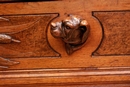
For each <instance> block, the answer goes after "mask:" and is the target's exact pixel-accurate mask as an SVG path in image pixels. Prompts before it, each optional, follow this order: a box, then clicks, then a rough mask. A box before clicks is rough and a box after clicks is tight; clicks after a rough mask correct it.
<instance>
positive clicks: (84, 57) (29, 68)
mask: <svg viewBox="0 0 130 87" xmlns="http://www.w3.org/2000/svg"><path fill="white" fill-rule="evenodd" d="M127 10H130V1H129V0H96V1H95V0H62V1H51V2H50V1H49V2H48V1H46V2H19V3H17V2H15V3H2V4H0V15H1V16H3V17H5V16H8V17H9V15H13V16H14V15H16V14H17V15H23V14H27V15H28V16H30V15H34V14H40V17H41V16H44V15H41V14H46V13H48V14H47V18H46V17H45V18H44V20H42V21H44V22H45V23H46V24H48V25H49V23H50V22H49V20H51V19H53V18H54V17H56V16H51V15H52V14H54V13H58V14H59V17H57V18H56V19H54V20H53V21H54V22H55V21H61V20H63V19H64V18H65V17H66V15H67V14H74V15H79V16H81V17H82V18H84V19H86V20H87V21H88V23H89V24H90V34H89V37H88V40H87V42H86V44H85V46H84V47H83V48H82V49H80V50H78V51H76V52H75V53H73V54H72V55H71V56H69V55H67V54H66V52H65V50H64V49H65V48H64V43H63V42H62V40H60V39H56V38H54V37H52V35H51V34H50V27H49V26H48V27H46V29H47V31H46V32H44V33H45V34H46V38H47V40H46V41H47V42H48V43H50V47H51V51H52V49H54V50H55V51H57V52H58V53H59V54H61V56H60V57H59V56H55V57H49V56H46V57H45V56H44V57H40V58H39V57H35V58H34V57H32V56H29V54H26V55H24V56H23V55H22V56H23V57H22V56H21V58H18V57H16V55H15V57H13V56H12V57H10V60H15V61H19V62H20V64H19V65H15V66H11V67H10V68H9V69H8V70H6V69H4V70H1V71H0V76H1V77H0V86H1V87H6V86H7V87H8V86H10V87H11V86H12V87H13V86H14V87H18V86H19V87H20V86H21V87H22V86H27V87H37V86H39V87H42V86H50V87H51V86H59V87H61V86H65V87H66V86H68V87H70V86H74V87H76V86H77V87H78V86H79V87H82V86H87V87H89V86H90V87H94V86H95V87H98V86H99V87H110V86H111V87H123V86H124V87H129V86H130V56H129V55H125V56H123V55H118V56H115V55H112V56H105V55H104V56H93V55H92V53H93V52H94V51H95V50H96V49H97V48H98V46H99V45H100V43H101V41H102V37H103V33H102V32H103V31H102V26H101V24H100V23H99V21H98V20H97V19H96V18H95V17H93V16H92V12H95V11H96V12H99V11H100V12H102V11H103V12H104V11H105V12H107V11H123V12H124V13H121V15H123V14H127V13H125V11H127ZM50 13H51V15H50ZM108 14H109V13H108ZM116 14H117V13H116ZM118 15H119V16H120V14H118ZM128 15H129V14H127V17H128ZM23 16H24V15H23ZM110 16H111V15H110ZM17 17H18V16H17ZM109 18H111V17H109ZM112 18H113V16H112ZM16 19H17V18H16ZM47 19H48V20H47ZM125 19H126V18H125ZM21 20H22V19H21ZM29 20H33V19H29ZM45 20H46V21H45ZM110 20H111V19H110ZM121 20H123V19H121ZM25 21H26V20H23V22H25ZM111 21H112V20H111ZM0 22H1V20H0ZM113 22H116V21H114V20H113ZM18 23H20V24H22V23H21V22H18ZM31 23H32V22H29V23H28V22H26V23H25V25H26V24H28V25H31ZM103 23H104V22H103ZM111 23H112V22H111ZM116 23H117V25H118V22H116ZM16 24H17V22H16ZM119 24H120V23H119ZM128 24H129V23H128ZM25 25H23V26H22V27H25ZM115 25H116V24H115ZM124 25H125V24H124ZM3 26H4V24H2V26H1V29H0V32H1V33H2V32H5V30H6V32H7V31H8V28H7V27H3ZM40 26H41V25H40V24H39V25H37V27H40ZM2 27H3V28H4V29H2ZM8 27H10V26H8ZM14 27H16V25H15V26H12V29H10V30H9V31H10V32H13V31H17V29H15V28H14ZM22 27H20V28H21V29H22ZM20 28H19V30H21V29H20ZM33 28H34V27H33ZM44 28H45V26H44ZM38 29H39V28H38ZM27 30H28V29H27ZM30 30H33V29H30ZM30 30H29V32H26V34H28V33H30ZM34 30H35V29H34ZM125 30H127V31H128V29H126V28H125ZM9 31H8V32H9ZM25 31H26V29H25V30H24V31H22V32H25ZM120 31H121V30H120ZM38 33H41V32H38ZM114 33H116V32H114ZM128 33H129V32H128ZM26 34H25V33H24V36H25V35H26ZM31 34H33V35H34V33H30V34H29V35H31ZM33 35H32V36H33ZM11 36H13V37H15V38H16V39H17V38H18V39H20V37H21V34H20V33H19V34H13V35H11ZM125 37H127V35H126V36H123V38H125ZM128 37H129V36H128ZM24 38H25V37H24ZM115 38H118V39H121V38H119V37H115ZM20 40H21V39H20ZM36 40H37V39H36ZM24 41H25V40H24V39H22V42H24ZM38 41H39V40H38ZM46 41H44V42H45V43H47V42H46ZM127 41H129V40H127ZM25 42H26V41H25ZM110 42H111V41H110ZM16 45H17V44H16ZM16 45H14V46H16ZM118 45H119V46H121V44H120V43H118ZM17 46H18V45H17ZM24 46H25V45H24ZM128 46H129V44H128ZM2 47H3V46H1V48H2ZM25 47H26V48H28V47H29V50H31V49H32V48H31V47H30V46H25ZM18 48H20V47H18ZM127 49H129V48H127ZM20 50H23V49H20ZM54 50H53V52H55V51H54ZM122 50H125V49H124V48H122ZM2 51H3V50H0V52H2ZM24 51H25V50H24ZM4 52H6V53H11V52H10V51H9V50H8V49H6V50H5V51H4ZM26 52H28V51H25V53H26ZM6 53H5V56H8V55H6ZM13 53H15V52H12V54H13ZM47 55H50V54H47ZM17 56H19V55H17ZM27 56H28V58H26V57H27Z"/></svg>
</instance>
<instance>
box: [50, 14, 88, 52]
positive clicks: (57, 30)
mask: <svg viewBox="0 0 130 87" xmlns="http://www.w3.org/2000/svg"><path fill="white" fill-rule="evenodd" d="M88 33H89V25H88V23H87V21H86V20H84V19H82V18H80V17H78V16H75V15H68V17H67V18H66V19H64V20H62V21H60V22H56V23H53V22H52V23H51V34H52V36H54V37H56V38H62V40H63V41H64V42H65V47H66V52H67V54H72V53H73V52H74V51H75V50H78V49H80V48H81V47H82V46H83V45H84V44H85V42H86V40H87V38H88Z"/></svg>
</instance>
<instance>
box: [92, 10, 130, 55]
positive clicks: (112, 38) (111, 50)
mask: <svg viewBox="0 0 130 87" xmlns="http://www.w3.org/2000/svg"><path fill="white" fill-rule="evenodd" d="M93 16H94V17H96V18H97V19H98V20H99V21H100V22H101V26H102V28H103V30H102V31H103V39H102V42H101V44H100V46H99V47H98V49H97V50H96V51H95V52H94V54H93V55H96V56H102V55H104V56H112V55H113V56H117V55H130V36H129V35H130V32H129V31H130V20H129V19H130V11H108V12H105V11H104V12H93Z"/></svg>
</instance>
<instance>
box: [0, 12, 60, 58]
mask: <svg viewBox="0 0 130 87" xmlns="http://www.w3.org/2000/svg"><path fill="white" fill-rule="evenodd" d="M56 16H58V14H34V15H33V14H32V15H29V14H28V15H7V16H5V15H4V16H3V15H1V16H0V33H1V34H7V35H9V36H11V37H13V38H15V39H17V40H19V41H20V42H19V43H15V42H11V43H9V44H0V49H1V51H0V56H1V57H8V58H9V57H17V58H18V57H21V58H22V57H51V56H59V54H58V53H57V52H56V51H54V50H53V49H52V48H51V47H50V45H49V43H48V40H47V31H48V30H47V29H48V24H49V22H50V21H51V20H52V19H54V18H55V17H56Z"/></svg>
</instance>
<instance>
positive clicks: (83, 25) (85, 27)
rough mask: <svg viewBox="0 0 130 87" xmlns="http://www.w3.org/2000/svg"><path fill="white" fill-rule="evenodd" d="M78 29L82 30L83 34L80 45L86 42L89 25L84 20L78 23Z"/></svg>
mask: <svg viewBox="0 0 130 87" xmlns="http://www.w3.org/2000/svg"><path fill="white" fill-rule="evenodd" d="M80 29H82V32H83V36H82V43H84V42H85V41H86V40H87V38H88V33H89V25H88V22H87V21H86V20H82V21H81V22H80Z"/></svg>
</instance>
